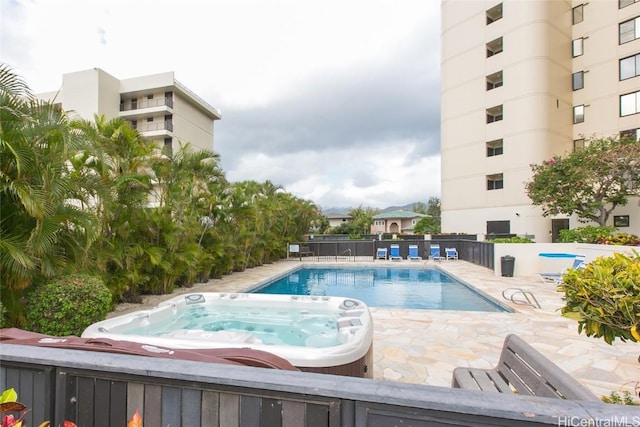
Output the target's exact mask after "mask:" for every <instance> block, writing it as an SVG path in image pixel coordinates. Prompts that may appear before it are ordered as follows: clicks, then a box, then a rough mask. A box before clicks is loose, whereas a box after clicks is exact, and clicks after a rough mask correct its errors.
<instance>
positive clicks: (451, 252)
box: [444, 248, 458, 261]
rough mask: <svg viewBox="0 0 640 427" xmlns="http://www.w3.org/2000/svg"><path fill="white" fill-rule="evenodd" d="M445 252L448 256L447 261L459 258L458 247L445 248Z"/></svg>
mask: <svg viewBox="0 0 640 427" xmlns="http://www.w3.org/2000/svg"><path fill="white" fill-rule="evenodd" d="M444 254H445V256H446V257H447V261H448V260H450V259H453V260H457V259H458V250H457V249H456V248H444Z"/></svg>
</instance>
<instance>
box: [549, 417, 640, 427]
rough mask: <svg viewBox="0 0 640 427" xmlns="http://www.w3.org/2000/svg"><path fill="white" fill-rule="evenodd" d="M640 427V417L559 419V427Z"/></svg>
mask: <svg viewBox="0 0 640 427" xmlns="http://www.w3.org/2000/svg"><path fill="white" fill-rule="evenodd" d="M628 426H634V427H636V426H637V427H640V415H638V416H633V417H627V416H623V417H609V418H582V417H558V427H628Z"/></svg>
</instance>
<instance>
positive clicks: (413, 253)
mask: <svg viewBox="0 0 640 427" xmlns="http://www.w3.org/2000/svg"><path fill="white" fill-rule="evenodd" d="M407 259H408V260H410V261H422V257H421V256H420V255H418V245H409V256H407Z"/></svg>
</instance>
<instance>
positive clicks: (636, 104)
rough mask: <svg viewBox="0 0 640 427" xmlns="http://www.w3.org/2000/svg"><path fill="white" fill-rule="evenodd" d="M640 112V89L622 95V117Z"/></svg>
mask: <svg viewBox="0 0 640 427" xmlns="http://www.w3.org/2000/svg"><path fill="white" fill-rule="evenodd" d="M638 113H640V91H638V92H633V93H628V94H626V95H621V96H620V117H624V116H630V115H632V114H638Z"/></svg>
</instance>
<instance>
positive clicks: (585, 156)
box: [525, 137, 640, 227]
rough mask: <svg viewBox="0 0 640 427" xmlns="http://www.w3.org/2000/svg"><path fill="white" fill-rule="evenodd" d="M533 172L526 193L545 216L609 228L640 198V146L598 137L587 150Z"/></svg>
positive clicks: (556, 158)
mask: <svg viewBox="0 0 640 427" xmlns="http://www.w3.org/2000/svg"><path fill="white" fill-rule="evenodd" d="M531 170H532V171H533V176H532V179H531V181H529V182H527V183H526V184H525V190H526V191H527V194H528V196H529V198H530V199H531V201H532V203H533V204H534V205H537V206H541V207H542V212H543V215H544V216H550V215H559V214H565V215H573V214H575V215H577V216H578V218H579V221H580V222H584V223H587V222H595V223H597V224H598V225H599V226H601V227H604V226H605V225H606V224H607V220H608V219H609V216H610V215H611V212H613V210H614V209H615V208H616V207H618V206H624V205H626V204H627V201H628V199H629V198H630V197H634V196H640V141H636V140H634V139H632V138H618V137H607V138H593V139H590V140H588V141H586V143H585V147H584V148H582V149H579V150H576V151H574V152H571V153H569V154H567V155H566V156H554V157H553V158H551V159H549V160H545V161H543V162H542V164H533V165H531Z"/></svg>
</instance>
